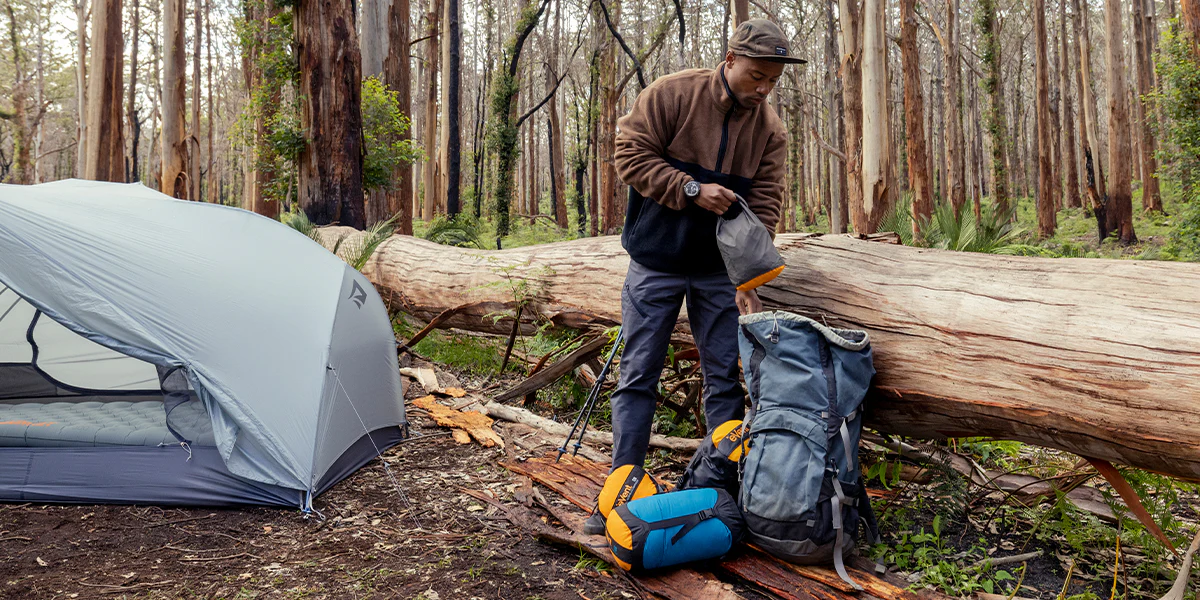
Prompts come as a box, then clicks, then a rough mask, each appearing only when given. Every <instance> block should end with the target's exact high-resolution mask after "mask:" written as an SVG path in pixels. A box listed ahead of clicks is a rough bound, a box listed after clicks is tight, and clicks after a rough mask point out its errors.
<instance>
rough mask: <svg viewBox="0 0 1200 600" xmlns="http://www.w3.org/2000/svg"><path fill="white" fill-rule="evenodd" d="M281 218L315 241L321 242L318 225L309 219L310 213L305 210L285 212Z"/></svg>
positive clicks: (286, 223) (289, 225)
mask: <svg viewBox="0 0 1200 600" xmlns="http://www.w3.org/2000/svg"><path fill="white" fill-rule="evenodd" d="M280 220H282V221H283V224H284V225H287V226H288V227H291V228H292V229H295V230H296V231H299V232H300V233H303V234H304V235H306V236H308V238H309V239H311V240H313V241H314V242H317V243H318V244H319V243H321V234H320V233H318V232H317V226H316V225H313V222H312V221H309V220H308V215H306V214H304V211H302V210H298V211H296V212H290V213H285V214H284V215H283V216H282V217H281V218H280Z"/></svg>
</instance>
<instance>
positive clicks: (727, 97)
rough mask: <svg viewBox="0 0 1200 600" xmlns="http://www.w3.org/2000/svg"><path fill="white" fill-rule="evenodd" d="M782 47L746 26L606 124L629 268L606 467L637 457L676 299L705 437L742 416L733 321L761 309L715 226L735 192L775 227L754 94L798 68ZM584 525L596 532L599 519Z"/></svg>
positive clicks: (758, 23) (778, 151)
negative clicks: (700, 393) (702, 64)
mask: <svg viewBox="0 0 1200 600" xmlns="http://www.w3.org/2000/svg"><path fill="white" fill-rule="evenodd" d="M789 47H790V44H789V43H788V39H787V36H786V35H784V33H783V31H782V30H781V29H780V28H779V27H778V26H777V25H775V24H774V23H771V22H770V21H766V20H762V19H754V20H750V21H746V22H744V23H742V24H741V25H739V26H738V28H737V30H736V31H734V34H733V36H732V37H731V38H730V40H729V46H728V49H729V51H728V53H727V54H726V55H725V60H724V62H722V63H721V64H720V65H719V66H718V67H717V68H716V69H689V70H686V71H681V72H679V73H674V74H672V75H668V76H666V77H662V78H659V79H658V80H656V81H655V82H654V83H652V84H651V85H650V86H649V87H647V88H646V89H645V90H642V92H641V94H639V95H638V97H637V100H635V101H634V103H633V108H632V110H631V111H630V112H629V114H628V115H625V116H624V117H622V118H621V119H620V120H618V121H617V128H618V132H617V141H616V146H617V148H616V167H617V172H618V174H620V176H621V179H622V180H623V181H625V183H627V184H629V207H628V213H627V214H626V218H625V230H624V233H623V235H622V236H621V243H622V245H623V246H624V247H625V249H626V250H627V251H628V252H629V257H630V258H631V259H632V260H631V261H630V264H629V272H628V274H627V275H626V278H625V285H624V287H623V289H622V291H621V321H622V325H623V326H624V336H625V353H624V354H623V355H622V358H621V378H620V382H619V384H618V386H617V391H616V392H615V393H614V394H613V397H612V428H613V464H612V466H613V468H614V469H616V468H617V467H620V466H623V465H630V464H632V465H637V466H642V463H643V462H644V461H645V459H646V451H647V448H648V446H649V443H650V426H651V420H652V418H653V416H654V408H655V404H656V403H657V399H658V380H659V377H660V376H661V375H662V369H663V363H664V361H665V359H666V353H667V345H668V343H669V341H670V337H671V332H672V330H673V329H674V328H675V322H676V320H677V319H678V317H679V309H680V306H681V305H682V304H683V301H684V299H685V298H686V300H687V307H688V318H689V321H690V324H691V328H692V334H693V336H695V339H696V346H697V349H698V350H699V352H700V366H701V370H702V371H703V374H704V410H705V418H706V420H707V421H708V427H709V429H710V430H711V429H712V428H715V427H716V426H718V425H720V424H721V423H724V422H725V421H728V420H731V419H741V418H742V416H743V414H744V408H743V406H744V404H743V396H742V389H741V385H740V384H739V382H738V371H737V369H738V363H737V361H738V348H737V326H738V325H737V317H738V313H739V312H741V313H742V314H748V313H753V312H758V311H760V310H762V304H761V303H760V302H759V299H758V295H757V294H756V293H755V292H754V291H753V290H751V291H746V292H741V291H737V290H735V289H734V286H733V284H732V283H731V282H730V280H729V276H728V274H727V273H726V272H725V264H724V261H723V260H722V258H721V254H720V251H719V250H718V249H717V241H716V223H717V219H719V218H721V216H722V215H726V212H727V211H728V212H730V213H731V214H730V215H726V216H732V215H733V211H738V210H741V209H740V206H739V205H738V204H737V201H736V197H735V196H734V194H735V193H736V194H739V195H741V196H742V197H743V198H744V199H745V200H746V202H747V203H748V205H749V206H750V210H752V211H754V214H755V215H757V216H758V218H759V219H760V220H761V221H762V222H763V224H765V225H766V226H767V228H768V229H770V230H771V232H772V234H774V230H775V224H776V223H778V222H779V216H780V208H781V206H782V205H783V178H784V172H785V164H786V160H787V132H786V130H785V129H784V127H783V123H782V121H780V119H779V116H778V115H776V114H775V110H774V109H773V108H771V106H770V105H768V104H767V103H766V98H767V96H768V95H769V94H770V93H771V90H772V89H774V88H775V84H776V83H777V82H778V81H779V77H780V76H781V75H782V74H783V69H784V66H785V65H787V64H788V63H793V64H794V63H803V62H805V61H803V60H801V59H798V58H795V57H793V56H792V55H791V52H790V50H789ZM585 529H586V530H587V532H588V533H592V534H600V533H603V532H604V519H603V516H602V515H601V514H600V513H599V511H596V512H594V513H593V515H592V517H591V518H589V519H588V522H587V526H586V528H585Z"/></svg>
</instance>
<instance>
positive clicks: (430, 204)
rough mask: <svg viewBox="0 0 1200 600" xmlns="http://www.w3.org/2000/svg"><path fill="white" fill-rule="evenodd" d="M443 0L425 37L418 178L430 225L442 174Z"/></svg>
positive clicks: (437, 4)
mask: <svg viewBox="0 0 1200 600" xmlns="http://www.w3.org/2000/svg"><path fill="white" fill-rule="evenodd" d="M443 2H444V0H434V1H433V3H432V4H431V5H430V7H429V30H428V31H427V32H426V34H425V35H426V36H428V37H429V39H428V40H426V41H425V62H426V63H427V64H428V65H429V66H428V68H427V69H426V71H427V72H428V73H429V79H428V81H427V85H428V87H427V88H426V90H425V94H426V95H425V172H424V174H423V175H422V176H421V180H422V181H423V182H424V187H425V190H424V195H423V196H422V197H423V199H424V205H423V207H422V209H421V218H422V219H424V220H426V221H430V220H432V219H433V216H434V214H435V213H436V212H437V207H438V204H439V203H440V199H439V197H438V192H439V191H441V179H442V177H441V173H440V172H439V170H438V167H439V166H440V165H439V158H440V157H439V156H438V151H437V150H438V147H439V144H438V136H437V129H438V126H437V122H438V73H439V71H438V61H439V59H440V57H441V52H440V45H439V42H438V39H439V35H440V33H439V32H440V31H441V23H440V22H441V17H442V11H443V10H444V9H443V6H442V3H443Z"/></svg>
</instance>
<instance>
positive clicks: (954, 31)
mask: <svg viewBox="0 0 1200 600" xmlns="http://www.w3.org/2000/svg"><path fill="white" fill-rule="evenodd" d="M961 39H962V34H961V31H960V29H959V27H958V0H946V48H945V55H946V89H945V98H944V102H945V112H946V190H947V196H948V197H949V199H950V204H951V206H953V207H954V210H955V211H956V212H957V211H959V210H961V209H962V206H963V204H966V201H967V188H966V180H967V175H966V140H965V138H964V136H963V118H962V104H963V97H962V60H961V59H960V54H959V52H960V51H959V45H960V44H961Z"/></svg>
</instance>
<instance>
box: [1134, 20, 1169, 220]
mask: <svg viewBox="0 0 1200 600" xmlns="http://www.w3.org/2000/svg"><path fill="white" fill-rule="evenodd" d="M1147 1H1148V0H1130V2H1131V3H1132V4H1133V40H1134V48H1135V54H1134V56H1135V61H1136V62H1137V93H1138V96H1140V97H1141V98H1142V100H1140V101H1138V102H1137V103H1136V104H1135V105H1134V106H1135V107H1136V109H1137V119H1138V133H1140V134H1141V137H1140V139H1139V141H1140V142H1141V143H1140V145H1139V149H1140V150H1141V156H1140V159H1141V165H1142V208H1143V209H1144V210H1146V211H1147V212H1162V209H1163V205H1162V194H1161V193H1159V188H1158V160H1157V159H1155V157H1154V153H1155V145H1156V144H1155V140H1154V125H1153V123H1152V122H1151V121H1152V120H1153V118H1152V116H1151V115H1152V113H1153V111H1152V109H1151V107H1152V106H1153V105H1152V103H1153V100H1151V99H1150V95H1151V94H1153V93H1154V91H1155V90H1154V63H1153V60H1152V59H1151V48H1152V45H1153V44H1152V42H1151V37H1150V36H1151V35H1157V33H1158V32H1156V31H1154V29H1153V26H1154V23H1153V21H1151V19H1150V15H1149V14H1147V11H1146V3H1147ZM1149 1H1153V0H1149Z"/></svg>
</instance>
